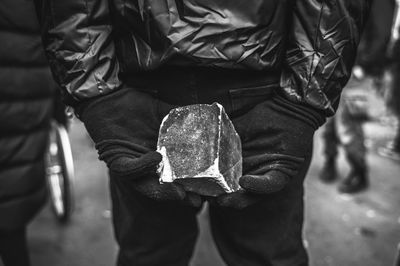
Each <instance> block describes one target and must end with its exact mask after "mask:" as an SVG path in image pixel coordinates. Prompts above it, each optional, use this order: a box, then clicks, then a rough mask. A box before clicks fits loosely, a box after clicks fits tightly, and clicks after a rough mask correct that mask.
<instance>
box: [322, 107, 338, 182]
mask: <svg viewBox="0 0 400 266" xmlns="http://www.w3.org/2000/svg"><path fill="white" fill-rule="evenodd" d="M339 108H340V107H339ZM323 130H324V131H323V133H322V142H323V147H324V150H323V154H324V155H325V161H324V164H323V166H322V168H321V172H320V175H319V178H320V179H321V180H322V181H325V182H330V181H333V180H335V179H336V177H337V172H336V165H335V163H336V157H337V153H338V146H339V141H338V137H337V134H336V116H334V117H331V118H329V119H328V121H327V123H326V124H325V125H324V128H323Z"/></svg>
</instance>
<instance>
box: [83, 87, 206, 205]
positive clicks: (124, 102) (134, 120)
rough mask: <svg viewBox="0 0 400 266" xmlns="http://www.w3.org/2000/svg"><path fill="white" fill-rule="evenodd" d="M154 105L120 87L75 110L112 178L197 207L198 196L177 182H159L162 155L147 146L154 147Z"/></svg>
mask: <svg viewBox="0 0 400 266" xmlns="http://www.w3.org/2000/svg"><path fill="white" fill-rule="evenodd" d="M155 106H157V104H156V103H155V99H154V98H153V97H151V96H150V95H148V94H146V93H142V92H139V91H137V90H133V89H130V88H127V87H124V88H121V89H120V90H118V91H116V92H113V93H111V94H108V95H104V96H101V97H98V98H96V99H92V100H89V101H87V102H83V103H81V104H80V105H78V106H76V107H75V111H76V113H77V116H78V117H79V118H80V119H81V120H82V122H83V123H84V125H85V127H86V129H87V131H88V133H89V135H90V136H91V138H92V139H93V141H94V143H95V147H96V149H97V151H98V153H99V159H100V160H103V161H104V162H105V163H106V164H107V166H108V168H109V169H110V171H111V172H112V176H113V177H115V178H121V179H123V180H126V181H127V182H132V183H133V187H134V189H135V190H136V191H138V192H139V193H141V194H143V195H145V196H147V197H149V198H152V199H154V200H157V201H182V203H185V204H189V205H192V206H195V207H198V206H200V205H201V203H202V200H201V198H200V196H199V195H196V194H193V193H186V192H185V191H184V190H183V188H182V187H181V186H180V185H178V184H174V183H168V184H160V183H159V180H158V176H157V174H156V168H157V165H158V164H159V163H160V161H161V159H162V157H161V154H159V153H157V152H155V151H152V149H151V148H149V147H151V146H154V140H156V139H157V134H158V128H159V123H160V120H159V117H158V113H157V112H156V109H157V108H156V107H155ZM138 118H140V119H138ZM138 140H140V141H138ZM137 142H140V143H137ZM154 149H155V147H154Z"/></svg>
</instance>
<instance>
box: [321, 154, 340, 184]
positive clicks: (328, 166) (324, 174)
mask: <svg viewBox="0 0 400 266" xmlns="http://www.w3.org/2000/svg"><path fill="white" fill-rule="evenodd" d="M319 179H320V180H321V181H322V182H325V183H330V182H333V181H335V180H336V179H337V171H336V165H335V160H326V162H325V163H324V165H323V166H322V168H321V171H320V174H319Z"/></svg>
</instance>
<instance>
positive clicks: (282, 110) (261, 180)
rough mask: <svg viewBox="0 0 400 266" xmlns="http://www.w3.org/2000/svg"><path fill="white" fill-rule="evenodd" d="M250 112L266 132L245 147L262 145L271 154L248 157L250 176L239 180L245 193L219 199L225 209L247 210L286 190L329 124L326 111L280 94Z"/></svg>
mask: <svg viewBox="0 0 400 266" xmlns="http://www.w3.org/2000/svg"><path fill="white" fill-rule="evenodd" d="M250 112H252V113H251V116H252V117H253V120H252V123H254V124H258V125H263V123H264V125H265V128H266V130H264V133H263V136H261V138H260V139H261V140H260V142H259V143H256V144H245V145H254V146H257V145H260V147H262V149H263V150H265V151H268V153H267V154H260V155H254V156H250V157H248V158H245V161H244V163H245V164H246V163H247V165H245V168H247V169H248V173H249V174H247V175H244V176H242V177H241V178H240V179H239V184H240V186H241V187H242V190H239V191H237V192H234V193H230V194H224V195H221V196H219V197H218V198H217V199H216V203H217V204H218V205H220V206H223V207H231V208H236V209H243V208H246V207H248V206H250V205H252V204H254V203H256V202H258V201H260V200H262V199H263V198H265V197H266V195H268V194H270V193H274V192H277V191H280V190H282V189H283V188H284V187H285V186H286V185H287V183H288V182H290V180H291V179H292V178H294V177H296V175H297V174H298V172H299V170H301V169H302V167H303V162H304V160H305V158H306V157H307V156H309V155H311V152H312V142H313V135H314V132H315V130H316V129H317V128H318V127H319V126H320V125H322V124H323V123H324V122H325V115H324V114H323V113H322V112H320V111H317V110H314V109H312V107H308V106H306V105H301V104H297V103H293V102H291V101H289V100H286V99H285V98H283V97H281V96H279V95H275V96H274V98H273V99H272V100H268V101H265V102H263V103H262V104H260V105H258V106H256V107H255V108H254V109H253V110H252V111H250ZM250 127H251V125H250ZM249 133H250V134H251V128H250V129H249ZM254 134H257V133H254Z"/></svg>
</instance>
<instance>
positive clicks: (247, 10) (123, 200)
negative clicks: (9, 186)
mask: <svg viewBox="0 0 400 266" xmlns="http://www.w3.org/2000/svg"><path fill="white" fill-rule="evenodd" d="M35 2H36V3H37V9H38V13H39V16H40V17H41V22H42V26H43V41H44V45H45V47H46V52H47V56H48V58H49V61H50V63H51V65H52V69H53V73H54V75H55V77H56V78H57V81H58V82H59V84H60V85H61V86H62V87H63V91H64V92H66V93H65V101H66V103H68V104H69V105H71V106H73V107H74V108H75V112H76V113H77V115H78V117H79V118H80V119H81V120H82V121H83V122H84V124H85V127H86V129H87V130H88V132H89V134H90V135H91V137H92V139H93V140H94V142H95V147H96V148H97V151H98V153H99V158H100V159H101V160H103V161H105V163H106V164H107V166H108V167H109V169H110V187H111V198H112V204H113V223H114V230H115V236H116V239H117V241H118V244H119V247H120V250H119V255H118V262H117V264H118V265H120V266H129V265H138V266H139V265H151V266H155V265H171V266H172V265H174V266H181V265H182V266H183V265H188V264H189V261H190V258H191V255H192V253H193V249H194V245H195V241H196V238H197V235H198V226H197V223H196V214H197V213H198V212H199V210H200V208H201V205H202V204H203V200H204V198H202V197H200V196H199V195H196V194H193V193H190V192H187V191H184V190H183V188H182V187H180V185H179V184H176V183H164V184H160V182H159V177H158V176H157V174H156V172H155V169H156V166H157V165H158V164H159V163H160V161H161V155H160V154H159V153H157V152H155V149H156V144H157V138H158V130H159V127H160V124H161V122H162V119H163V117H164V116H165V115H167V114H168V112H169V111H170V110H171V109H172V108H174V107H177V106H183V105H190V104H201V103H213V102H219V103H221V104H222V105H223V106H224V108H225V110H226V112H227V113H228V115H229V116H230V118H231V119H232V121H233V123H234V126H235V128H236V130H237V131H238V133H239V136H240V137H241V140H242V154H243V170H244V171H243V176H242V177H241V178H240V180H239V182H240V185H241V187H242V189H241V190H239V191H237V192H234V193H227V194H224V195H221V196H220V197H218V198H215V199H211V200H210V203H211V204H210V205H209V214H210V223H211V228H212V233H213V236H214V239H215V242H216V244H217V246H218V248H219V251H220V253H221V255H222V258H223V259H224V260H225V262H226V263H227V264H228V265H230V266H233V265H240V266H242V265H254V266H255V265H275V266H276V265H282V266H283V265H293V266H294V265H299V266H300V265H308V257H307V253H306V250H305V248H304V245H303V241H302V227H303V211H304V209H303V196H304V194H303V192H304V190H303V181H304V178H305V175H306V172H307V170H308V167H309V164H310V161H311V156H312V143H313V135H314V132H315V130H316V129H317V128H318V127H319V126H321V125H322V124H323V123H324V122H325V119H326V117H327V116H331V115H333V114H334V113H335V110H336V107H337V104H338V99H339V97H340V93H341V90H342V88H343V87H344V85H345V84H346V83H347V81H348V79H349V75H350V73H351V68H352V66H353V64H354V59H355V56H356V49H357V46H358V42H359V39H360V35H361V31H362V28H363V26H364V23H365V20H366V16H367V14H368V10H369V2H370V1H368V0H355V1H347V0H335V1H313V0H295V1H283V0H263V1H259V0H235V1H226V0H212V1H211V0H204V1H192V0H185V1H165V0H157V1H134V0H126V1H121V0H112V1H107V0H86V1H81V0H69V1H60V0H35ZM327 33H328V34H327Z"/></svg>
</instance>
